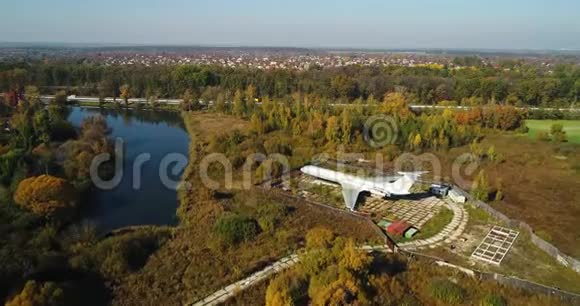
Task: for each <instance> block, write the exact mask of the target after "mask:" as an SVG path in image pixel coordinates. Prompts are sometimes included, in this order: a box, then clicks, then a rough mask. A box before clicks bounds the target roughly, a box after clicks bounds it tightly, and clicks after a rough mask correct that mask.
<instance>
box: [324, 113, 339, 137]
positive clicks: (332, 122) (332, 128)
mask: <svg viewBox="0 0 580 306" xmlns="http://www.w3.org/2000/svg"><path fill="white" fill-rule="evenodd" d="M339 132H340V128H339V126H338V118H337V117H336V116H331V117H329V118H328V120H327V121H326V131H325V132H324V137H325V138H326V141H328V142H330V143H337V142H338V139H339Z"/></svg>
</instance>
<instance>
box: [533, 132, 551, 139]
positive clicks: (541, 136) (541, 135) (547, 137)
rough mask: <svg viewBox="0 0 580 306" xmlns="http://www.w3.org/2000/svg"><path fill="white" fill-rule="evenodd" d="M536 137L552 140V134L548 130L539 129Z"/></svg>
mask: <svg viewBox="0 0 580 306" xmlns="http://www.w3.org/2000/svg"><path fill="white" fill-rule="evenodd" d="M536 139H537V140H539V141H550V135H549V134H548V132H544V131H539V132H538V133H537V134H536Z"/></svg>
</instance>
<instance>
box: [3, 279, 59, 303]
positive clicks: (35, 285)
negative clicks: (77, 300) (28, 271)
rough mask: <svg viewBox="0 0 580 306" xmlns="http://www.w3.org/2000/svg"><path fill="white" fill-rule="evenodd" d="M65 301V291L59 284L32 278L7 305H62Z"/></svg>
mask: <svg viewBox="0 0 580 306" xmlns="http://www.w3.org/2000/svg"><path fill="white" fill-rule="evenodd" d="M64 303H65V297H64V291H63V290H62V288H60V287H59V286H58V285H57V284H55V283H53V282H46V283H41V282H37V281H34V280H30V281H27V282H26V284H25V285H24V288H23V289H22V291H20V293H19V294H17V295H16V296H14V297H13V298H11V299H10V300H9V301H8V302H7V303H6V306H61V305H64Z"/></svg>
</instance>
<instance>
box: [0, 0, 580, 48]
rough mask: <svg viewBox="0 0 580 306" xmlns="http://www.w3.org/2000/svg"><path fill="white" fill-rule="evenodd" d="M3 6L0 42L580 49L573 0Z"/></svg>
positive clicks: (171, 0) (59, 1)
mask: <svg viewBox="0 0 580 306" xmlns="http://www.w3.org/2000/svg"><path fill="white" fill-rule="evenodd" d="M3 2H4V3H3V4H2V5H1V10H0V41H3V42H31V41H34V42H70V43H132V44H188V45H189V44H193V45H243V46H297V47H353V48H488V49H580V1H578V0H549V1H548V0H543V1H542V0H503V1H499V0H486V1H473V0H396V1H394V0H382V1H381V0H352V1H345V0H334V1H314V0H310V1H307V0H294V1H291V0H290V1H288V0H287V1H277V0H270V1H267V0H190V1H186V0H163V1H162V0H117V1H114V0H100V1H95V0H50V1H48V0H18V1H16V0H4V1H3Z"/></svg>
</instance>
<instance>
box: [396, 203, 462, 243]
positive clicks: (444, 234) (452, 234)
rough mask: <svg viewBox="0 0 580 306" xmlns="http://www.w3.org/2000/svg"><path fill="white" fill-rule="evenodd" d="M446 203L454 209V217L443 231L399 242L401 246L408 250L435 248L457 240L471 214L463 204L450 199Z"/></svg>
mask: <svg viewBox="0 0 580 306" xmlns="http://www.w3.org/2000/svg"><path fill="white" fill-rule="evenodd" d="M445 204H446V206H447V207H448V208H449V209H451V210H452V211H453V219H452V220H451V222H450V223H449V224H447V226H445V227H444V228H443V230H442V231H441V232H439V233H437V234H436V235H435V236H433V237H431V238H427V239H423V240H416V241H410V242H404V243H399V244H398V246H399V248H401V249H403V250H408V251H412V250H419V249H424V248H435V247H438V246H441V245H443V244H445V243H451V242H453V241H454V240H457V238H459V236H461V234H463V231H465V227H466V226H467V221H468V220H469V216H468V213H467V211H466V210H465V208H464V207H463V206H462V205H459V204H455V203H451V202H449V201H448V200H445Z"/></svg>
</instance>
